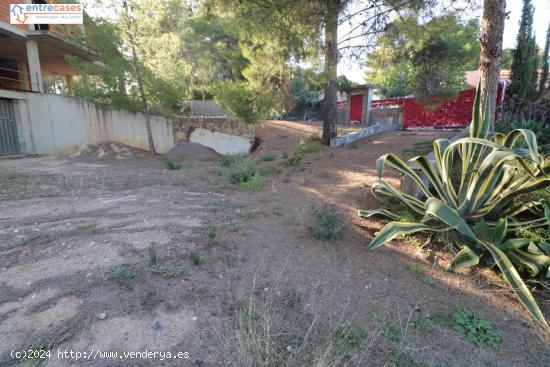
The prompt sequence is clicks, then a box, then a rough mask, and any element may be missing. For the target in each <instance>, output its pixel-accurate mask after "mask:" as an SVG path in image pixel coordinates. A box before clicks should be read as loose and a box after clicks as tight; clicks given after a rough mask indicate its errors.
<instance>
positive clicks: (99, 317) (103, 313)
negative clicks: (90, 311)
mask: <svg viewBox="0 0 550 367" xmlns="http://www.w3.org/2000/svg"><path fill="white" fill-rule="evenodd" d="M106 317H107V313H105V312H102V313H100V314H99V315H97V318H98V319H100V320H105V318H106Z"/></svg>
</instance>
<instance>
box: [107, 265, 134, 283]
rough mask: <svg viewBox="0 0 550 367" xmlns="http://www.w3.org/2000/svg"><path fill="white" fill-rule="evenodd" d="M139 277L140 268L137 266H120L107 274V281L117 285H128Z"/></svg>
mask: <svg viewBox="0 0 550 367" xmlns="http://www.w3.org/2000/svg"><path fill="white" fill-rule="evenodd" d="M140 275H141V268H139V267H138V266H137V265H121V266H118V267H116V268H113V269H111V270H109V271H108V272H107V279H108V280H110V281H112V282H115V283H117V284H118V285H126V286H128V285H130V284H131V283H132V282H133V281H134V280H135V279H136V278H137V277H139V276H140Z"/></svg>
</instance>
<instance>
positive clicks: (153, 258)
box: [148, 244, 158, 266]
mask: <svg viewBox="0 0 550 367" xmlns="http://www.w3.org/2000/svg"><path fill="white" fill-rule="evenodd" d="M148 255H149V266H153V265H157V260H158V259H157V250H156V249H155V246H154V245H153V244H150V245H149V249H148Z"/></svg>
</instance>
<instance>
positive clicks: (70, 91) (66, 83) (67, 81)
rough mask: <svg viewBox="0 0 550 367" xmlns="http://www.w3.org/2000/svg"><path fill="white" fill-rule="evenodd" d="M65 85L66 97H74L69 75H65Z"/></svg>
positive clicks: (71, 79) (71, 77)
mask: <svg viewBox="0 0 550 367" xmlns="http://www.w3.org/2000/svg"><path fill="white" fill-rule="evenodd" d="M65 85H66V86H67V95H68V96H71V97H74V91H73V76H72V75H70V74H67V75H65Z"/></svg>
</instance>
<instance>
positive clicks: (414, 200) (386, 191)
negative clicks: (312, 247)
mask: <svg viewBox="0 0 550 367" xmlns="http://www.w3.org/2000/svg"><path fill="white" fill-rule="evenodd" d="M485 111H486V112H485V113H484V116H483V118H482V116H481V115H482V112H481V103H480V92H479V88H478V91H477V93H476V98H475V101H474V110H473V116H472V123H471V125H470V136H469V137H466V138H462V139H459V140H456V141H454V142H451V141H450V140H448V139H439V140H435V141H434V143H433V148H434V161H435V162H433V163H432V162H431V161H430V160H429V159H428V158H426V157H422V156H418V157H414V158H412V159H410V160H409V161H408V162H404V161H403V160H401V159H400V158H399V157H397V156H396V155H395V154H393V153H389V154H386V155H384V156H382V157H380V158H379V159H378V161H377V163H376V169H377V175H378V179H377V181H376V182H375V184H374V185H373V186H372V193H373V195H374V196H375V197H376V198H377V199H379V200H381V201H384V199H387V198H393V199H394V200H397V201H398V202H400V203H401V204H402V205H405V206H406V207H407V208H408V209H409V210H410V211H413V212H414V213H416V214H417V216H418V217H421V218H422V219H421V220H418V222H402V221H398V220H399V219H400V216H399V215H398V214H396V213H394V212H392V211H391V210H389V209H377V210H372V211H366V210H359V216H360V217H369V216H371V215H382V216H385V217H388V218H390V219H393V220H394V221H392V222H390V223H388V224H387V225H386V226H384V228H382V230H381V231H380V232H378V234H377V235H376V237H375V238H374V239H373V240H372V242H371V243H370V245H369V249H375V248H377V247H379V246H381V245H383V244H384V243H386V242H388V241H390V240H392V239H393V238H396V237H398V236H401V235H406V234H411V233H416V232H428V233H430V232H431V233H434V232H437V233H441V232H449V231H456V232H457V233H458V236H456V237H457V238H459V239H460V240H459V242H460V243H454V244H453V245H454V247H455V248H456V250H457V253H456V255H455V257H454V259H453V260H452V262H451V263H450V265H449V266H448V269H449V270H454V269H457V268H461V267H467V266H473V265H476V264H478V263H479V260H480V258H482V257H484V258H485V259H487V261H490V262H494V263H495V264H496V265H497V266H498V268H499V269H500V271H501V273H502V275H503V278H504V279H505V280H506V282H507V283H508V284H509V285H510V286H511V287H512V289H513V291H514V292H515V293H516V295H517V296H518V298H519V300H520V301H521V303H522V304H523V306H524V307H525V308H526V309H527V310H528V311H529V313H530V314H531V315H532V316H533V317H534V318H535V319H536V320H537V321H538V322H539V323H540V324H542V325H543V326H544V327H545V328H546V329H547V330H550V329H549V328H548V324H547V323H546V320H545V318H544V316H543V314H542V312H541V310H540V308H539V306H538V305H537V303H536V301H535V299H534V298H533V296H532V295H531V293H530V291H529V289H528V288H527V287H526V285H525V283H524V282H523V280H522V278H521V277H520V275H519V273H518V271H517V269H516V266H517V267H521V269H527V270H528V271H529V272H530V273H531V275H534V276H538V275H541V276H545V277H548V278H550V272H549V270H548V269H549V266H550V245H549V244H548V243H546V242H544V241H538V242H535V241H532V240H531V239H529V238H511V237H512V236H510V233H513V231H511V229H513V228H514V227H517V226H532V227H548V226H550V209H548V207H545V205H546V204H545V203H542V202H539V201H536V200H533V201H529V202H520V203H518V200H515V199H517V198H518V197H520V196H521V195H524V194H528V193H531V192H534V191H537V190H541V189H543V188H546V187H549V186H550V178H549V177H548V176H547V175H546V173H545V171H548V170H550V162H548V161H546V162H545V160H544V159H543V158H542V156H541V155H540V154H539V151H538V147H537V139H536V136H535V134H534V133H533V132H532V131H530V130H527V129H516V130H513V131H511V132H510V133H509V134H507V135H504V134H500V133H497V134H494V135H493V136H491V137H490V135H489V119H490V116H489V112H488V111H490V108H489V100H487V101H486V108H485ZM386 166H389V167H391V168H394V169H396V170H397V171H399V172H401V173H402V174H404V175H407V176H409V177H410V178H411V179H412V180H413V181H414V182H415V184H416V185H418V187H419V189H420V191H421V195H420V197H417V196H413V195H410V194H407V193H405V192H403V191H400V190H398V189H396V188H394V187H393V186H392V185H390V184H389V183H388V181H387V180H385V179H384V178H383V173H384V168H385V167H386Z"/></svg>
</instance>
